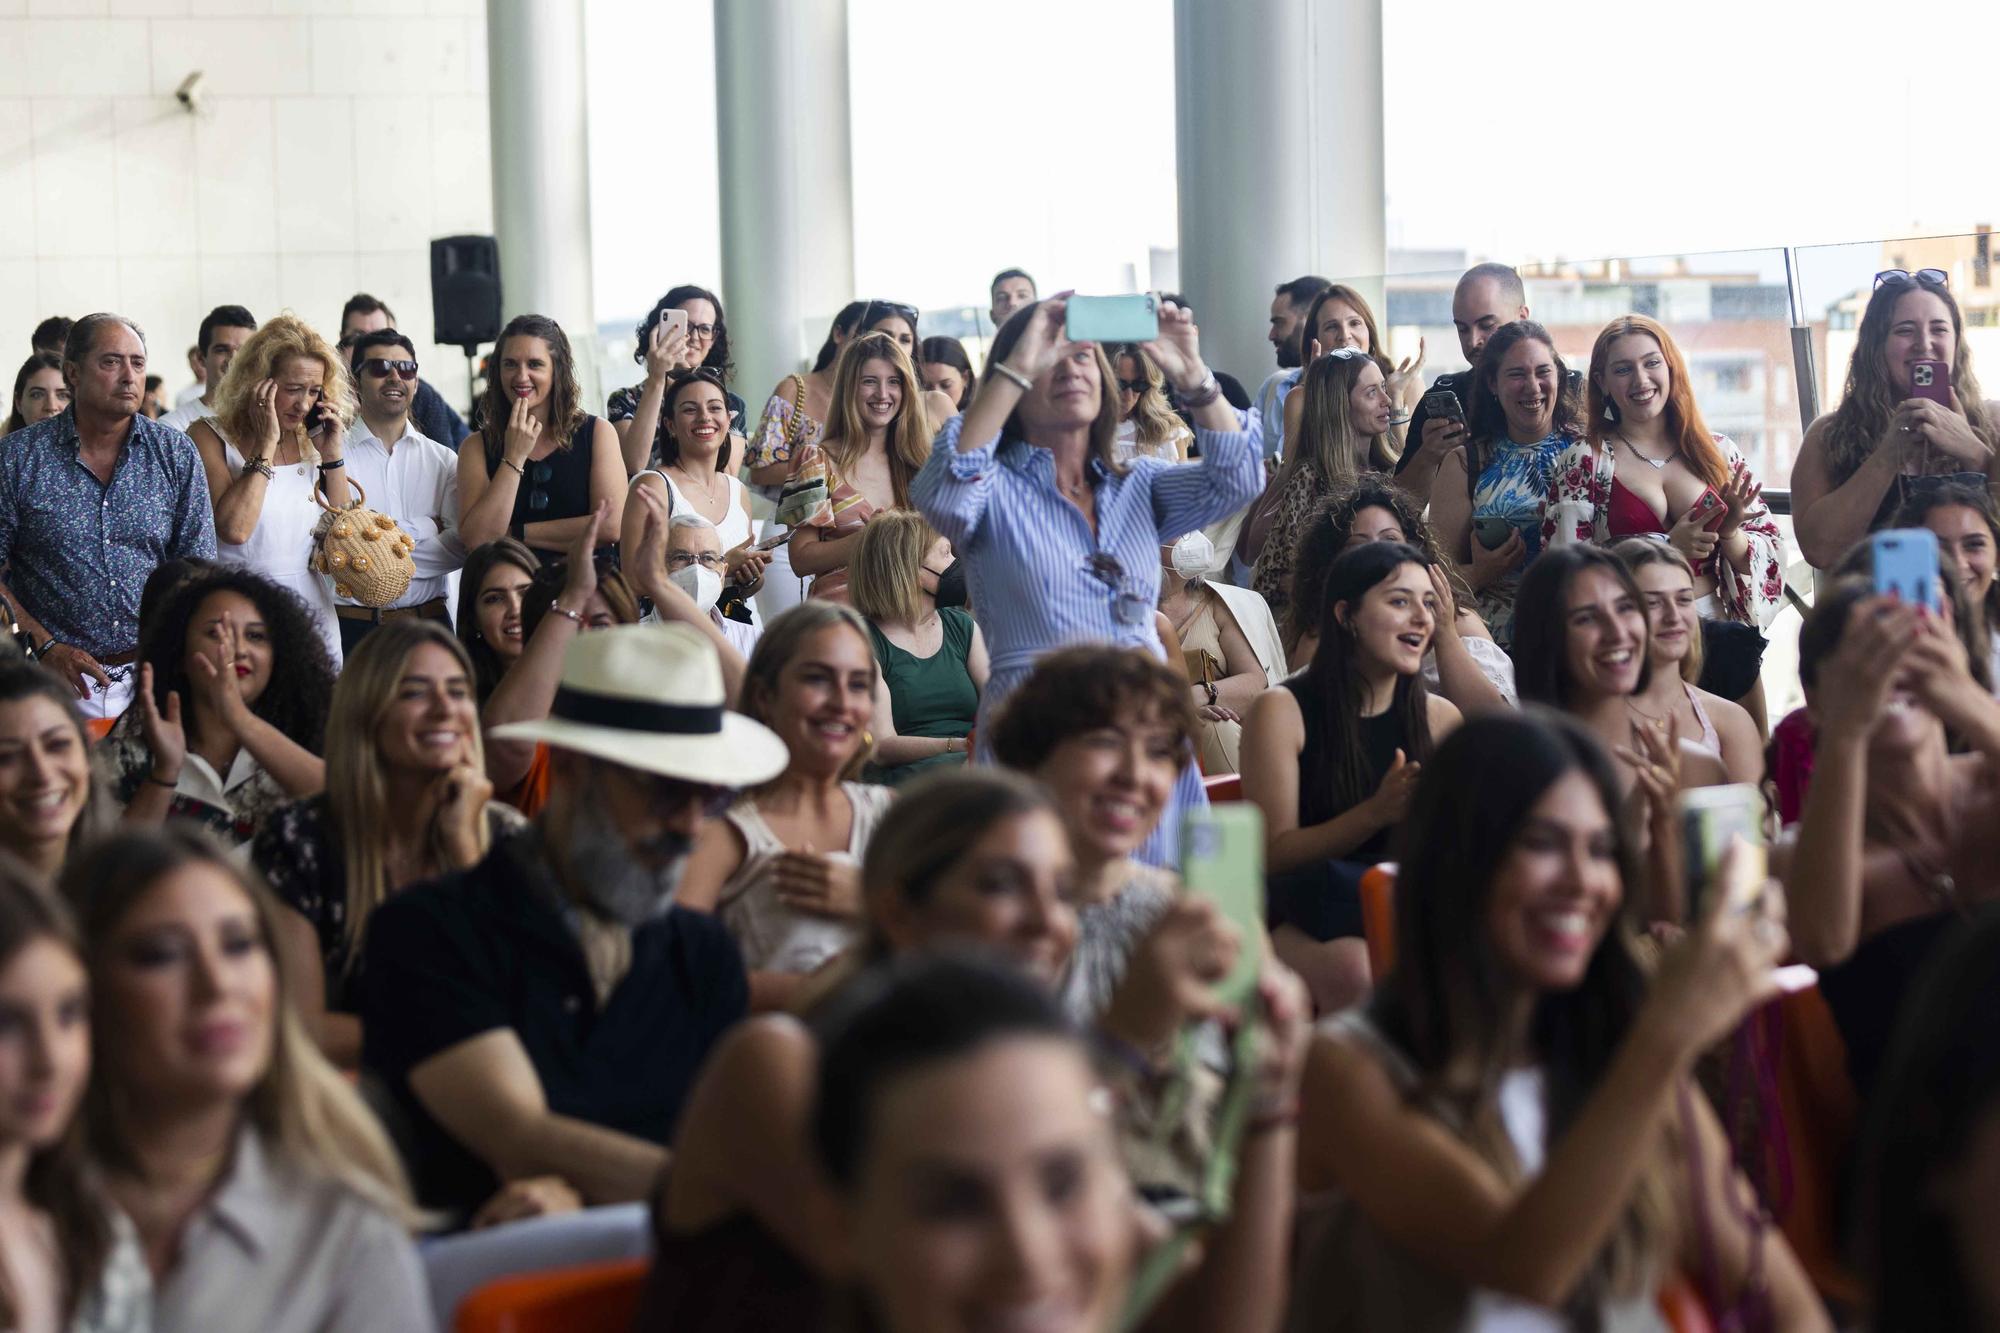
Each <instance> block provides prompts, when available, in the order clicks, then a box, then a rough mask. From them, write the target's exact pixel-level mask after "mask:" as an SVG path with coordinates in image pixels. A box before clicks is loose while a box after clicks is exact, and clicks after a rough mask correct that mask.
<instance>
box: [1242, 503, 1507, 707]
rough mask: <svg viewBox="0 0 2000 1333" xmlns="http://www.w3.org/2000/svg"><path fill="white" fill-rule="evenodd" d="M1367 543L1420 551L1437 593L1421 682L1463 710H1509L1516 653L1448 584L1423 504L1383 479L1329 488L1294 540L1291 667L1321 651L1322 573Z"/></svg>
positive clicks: (1286, 634)
mask: <svg viewBox="0 0 2000 1333" xmlns="http://www.w3.org/2000/svg"><path fill="white" fill-rule="evenodd" d="M1368 542H1405V543H1408V544H1409V545H1411V546H1414V547H1416V548H1417V549H1418V550H1419V551H1422V552H1423V553H1424V563H1425V565H1426V566H1427V567H1428V568H1429V570H1430V575H1431V588H1432V589H1433V591H1434V592H1435V593H1436V595H1437V611H1436V613H1435V614H1436V618H1437V624H1436V626H1435V628H1434V631H1433V634H1432V640H1431V651H1430V653H1429V654H1428V655H1426V656H1425V658H1424V682H1425V683H1426V684H1427V685H1429V686H1430V687H1431V688H1432V689H1433V690H1435V691H1437V692H1438V693H1439V694H1442V695H1443V696H1444V697H1445V698H1446V699H1449V700H1450V701H1451V702H1452V703H1453V704H1454V705H1455V706H1456V707H1457V708H1458V711H1459V712H1461V713H1465V714H1472V713H1480V712H1489V711H1491V710H1493V709H1496V708H1512V707H1513V706H1514V702H1515V691H1514V659H1513V658H1511V657H1509V656H1507V653H1506V651H1505V650H1504V649H1502V648H1501V647H1500V645H1499V644H1497V643H1495V642H1493V635H1492V634H1491V633H1490V632H1489V631H1488V630H1487V628H1486V622H1485V621H1484V620H1481V619H1480V618H1479V613H1478V612H1477V611H1474V610H1472V609H1471V607H1470V606H1469V605H1468V603H1469V602H1470V600H1471V599H1470V598H1469V597H1466V596H1465V595H1464V594H1462V593H1461V592H1459V591H1458V589H1457V588H1456V587H1455V586H1454V584H1455V580H1454V578H1453V575H1452V570H1451V565H1450V563H1449V562H1448V561H1446V559H1445V558H1444V553H1443V552H1441V551H1440V550H1438V544H1437V538H1436V537H1435V536H1433V535H1432V533H1431V526H1430V524H1429V523H1427V522H1425V521H1424V515H1423V509H1422V507H1421V506H1420V505H1419V504H1418V503H1417V502H1416V501H1415V500H1413V499H1411V498H1410V495H1409V493H1408V492H1407V491H1405V490H1403V489H1402V487H1400V486H1397V485H1395V484H1394V483H1392V482H1390V481H1388V480H1386V479H1384V478H1381V477H1370V476H1362V477H1358V478H1356V479H1355V480H1354V481H1352V482H1349V483H1348V484H1347V485H1345V486H1343V487H1341V488H1339V489H1338V490H1336V491H1334V493H1333V495H1332V496H1331V497H1330V498H1329V499H1328V500H1327V502H1326V504H1325V505H1323V506H1322V507H1321V508H1320V510H1319V512H1318V513H1317V514H1315V515H1314V516H1313V519H1312V522H1311V523H1309V524H1307V526H1306V530H1305V535H1304V536H1303V537H1301V538H1300V539H1299V553H1298V562H1297V564H1296V565H1295V566H1294V568H1293V570H1292V592H1291V597H1290V598H1289V599H1288V605H1287V608H1286V610H1287V618H1286V620H1285V622H1284V624H1283V627H1282V630H1281V633H1282V635H1283V638H1284V642H1285V643H1286V645H1287V650H1286V651H1287V662H1288V664H1289V666H1290V668H1291V669H1292V670H1293V671H1302V670H1304V669H1305V667H1306V664H1307V663H1309V662H1311V661H1312V660H1313V656H1314V654H1316V653H1317V652H1318V651H1319V640H1320V629H1321V617H1322V616H1323V615H1324V613H1325V611H1326V579H1327V575H1328V574H1329V573H1331V572H1332V570H1333V562H1334V561H1336V560H1338V559H1339V558H1340V557H1341V555H1342V554H1343V553H1344V552H1347V551H1349V550H1352V549H1353V548H1354V547H1356V546H1361V545H1365V544H1366V543H1368Z"/></svg>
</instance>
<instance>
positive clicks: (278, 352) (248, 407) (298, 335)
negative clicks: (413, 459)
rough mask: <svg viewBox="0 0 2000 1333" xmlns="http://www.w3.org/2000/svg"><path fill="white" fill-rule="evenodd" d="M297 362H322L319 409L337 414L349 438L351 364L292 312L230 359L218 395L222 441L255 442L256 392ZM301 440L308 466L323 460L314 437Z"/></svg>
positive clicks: (337, 422)
mask: <svg viewBox="0 0 2000 1333" xmlns="http://www.w3.org/2000/svg"><path fill="white" fill-rule="evenodd" d="M295 357H299V358H304V359H305V360H308V361H317V362H319V364H320V370H321V379H320V392H321V394H322V397H321V399H320V404H321V406H323V407H325V408H326V410H327V411H329V412H331V413H333V415H334V418H335V427H336V429H338V430H340V431H341V432H342V433H343V434H344V433H346V430H347V428H348V427H349V426H350V425H352V424H353V422H354V383H353V380H352V378H351V377H350V376H349V375H348V373H347V362H346V361H345V360H343V359H342V358H341V355H340V353H339V352H337V351H335V350H334V346H333V344H332V343H330V342H328V341H327V340H326V339H324V338H322V337H320V335H319V334H318V333H317V332H316V331H315V330H314V329H313V326H312V325H310V324H308V323H306V322H305V321H304V320H302V319H300V318H299V317H298V316H297V315H294V314H292V313H290V312H289V311H288V312H286V313H285V314H282V315H278V316H275V317H273V318H272V319H271V320H270V321H269V322H267V323H266V324H265V325H264V327H263V328H261V329H258V330H257V331H256V332H255V333H253V334H251V335H250V337H249V338H248V339H247V340H246V341H245V342H244V344H243V346H242V347H241V348H239V349H238V350H237V352H236V355H235V356H234V357H232V358H230V361H229V369H228V371H227V372H226V373H224V375H223V377H222V383H221V384H219V385H217V386H216V390H215V413H214V416H215V419H216V420H217V421H218V422H220V423H221V425H222V436H223V438H224V439H227V440H230V441H249V440H254V439H256V438H257V386H258V385H260V384H262V383H263V382H264V381H265V380H268V379H275V378H277V374H278V371H279V369H280V368H281V367H282V366H283V365H284V364H285V362H287V361H290V360H292V359H293V358H295ZM301 438H302V441H303V442H302V443H301V444H300V446H299V448H300V451H301V454H302V456H303V457H305V459H306V460H307V461H308V462H312V461H315V460H317V459H318V457H319V454H318V452H317V451H316V450H314V449H313V447H312V439H311V437H309V436H305V435H304V434H303V432H302V433H301Z"/></svg>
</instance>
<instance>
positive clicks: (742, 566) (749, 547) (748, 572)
mask: <svg viewBox="0 0 2000 1333" xmlns="http://www.w3.org/2000/svg"><path fill="white" fill-rule="evenodd" d="M770 563H771V553H770V552H769V551H760V550H758V549H757V539H756V538H755V537H745V538H744V539H743V540H742V541H741V542H739V543H738V544H737V545H735V546H732V547H730V548H729V549H728V550H727V551H725V552H723V555H722V581H723V582H724V583H737V584H750V583H755V582H760V581H762V579H763V577H764V566H766V565H768V564H770Z"/></svg>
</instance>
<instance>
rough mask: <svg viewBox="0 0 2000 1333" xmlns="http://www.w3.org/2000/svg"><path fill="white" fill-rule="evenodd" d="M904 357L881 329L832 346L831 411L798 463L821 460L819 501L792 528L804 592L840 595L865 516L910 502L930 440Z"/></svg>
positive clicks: (924, 408)
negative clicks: (836, 363) (836, 366)
mask: <svg viewBox="0 0 2000 1333" xmlns="http://www.w3.org/2000/svg"><path fill="white" fill-rule="evenodd" d="M916 385H917V373H916V370H915V368H914V367H913V366H911V364H910V358H909V357H908V356H906V355H905V354H904V352H903V349H902V348H901V347H900V346H899V345H898V344H897V343H896V341H895V340H894V339H893V338H891V337H890V336H889V335H888V334H886V333H864V334H862V335H860V336H858V337H856V338H854V339H852V340H850V341H849V342H848V344H847V346H846V347H845V348H843V349H842V350H841V353H840V370H839V372H838V373H837V374H836V376H835V378H834V389H833V403H832V417H831V419H830V420H829V421H828V422H827V427H826V435H825V437H824V438H823V439H822V440H821V441H820V443H819V446H818V450H817V453H818V455H819V457H818V458H817V459H812V458H808V459H807V461H806V462H805V463H804V464H803V465H802V467H801V471H808V470H810V469H812V468H813V467H816V466H817V467H823V468H824V470H825V473H826V493H827V503H826V507H825V508H824V509H822V510H821V511H820V512H819V513H818V514H816V515H814V517H813V519H812V521H811V522H809V523H806V524H802V525H801V526H799V527H798V528H797V529H795V530H794V531H793V533H792V540H791V543H790V545H791V552H792V572H793V573H795V574H797V575H798V576H799V577H800V578H809V579H811V580H812V584H811V595H812V596H813V597H815V598H818V599H820V600H823V601H836V602H838V601H845V600H847V562H848V561H849V560H851V559H852V558H853V555H854V544H855V542H856V541H858V540H859V539H860V536H861V529H862V527H863V526H864V525H865V524H866V523H867V522H868V520H869V519H871V518H873V517H874V516H875V515H877V514H879V513H881V512H883V511H884V510H888V509H907V508H909V507H910V482H911V480H912V479H913V478H914V477H915V476H916V474H917V471H918V469H920V468H921V467H923V465H924V460H925V458H926V456H927V455H926V451H927V450H928V449H929V448H930V439H931V433H930V417H931V409H932V406H936V407H938V408H940V409H942V411H941V413H940V414H941V415H950V408H949V405H948V404H943V403H939V404H935V405H931V404H926V402H925V401H924V398H925V395H921V394H920V393H919V392H918V391H917V388H916Z"/></svg>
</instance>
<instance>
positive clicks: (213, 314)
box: [160, 305, 257, 435]
mask: <svg viewBox="0 0 2000 1333" xmlns="http://www.w3.org/2000/svg"><path fill="white" fill-rule="evenodd" d="M256 331H257V320H256V318H255V317H254V316H253V315H251V313H250V312H249V311H248V310H245V309H244V308H243V307H242V306H240V305H219V306H217V307H216V308H215V309H213V310H211V311H209V312H208V318H207V319H204V320H203V321H202V322H201V332H200V334H199V335H198V336H197V337H196V338H195V346H196V347H197V348H199V349H200V351H201V366H202V376H203V378H202V382H201V386H200V388H201V392H200V394H199V395H198V396H197V397H195V398H192V399H190V400H188V401H187V402H185V403H181V404H179V405H178V406H176V407H175V408H174V410H173V411H171V412H169V413H167V414H166V415H165V416H163V417H161V418H160V424H161V425H162V426H166V427H168V428H170V429H173V430H177V431H179V432H181V434H183V435H185V434H187V429H188V427H189V426H192V425H194V423H195V422H197V421H200V420H201V419H202V418H203V417H205V416H207V415H208V414H209V413H211V412H213V411H214V410H215V391H216V390H217V389H219V388H221V387H222V377H223V375H224V373H226V372H227V371H228V369H229V363H230V361H231V360H233V359H234V358H235V356H236V349H237V348H239V347H241V346H242V345H243V344H244V343H247V342H249V341H250V335H251V334H253V333H255V332H256Z"/></svg>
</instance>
